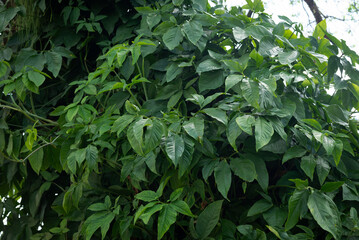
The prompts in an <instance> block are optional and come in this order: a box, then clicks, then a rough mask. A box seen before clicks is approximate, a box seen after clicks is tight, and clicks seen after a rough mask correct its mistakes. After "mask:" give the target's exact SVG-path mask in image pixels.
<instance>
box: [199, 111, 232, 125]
mask: <svg viewBox="0 0 359 240" xmlns="http://www.w3.org/2000/svg"><path fill="white" fill-rule="evenodd" d="M202 111H203V112H204V113H206V114H207V115H208V116H210V117H212V118H214V119H216V120H217V121H218V122H221V123H223V124H224V125H227V122H228V118H227V114H226V112H225V111H223V110H221V109H218V108H206V109H203V110H202Z"/></svg>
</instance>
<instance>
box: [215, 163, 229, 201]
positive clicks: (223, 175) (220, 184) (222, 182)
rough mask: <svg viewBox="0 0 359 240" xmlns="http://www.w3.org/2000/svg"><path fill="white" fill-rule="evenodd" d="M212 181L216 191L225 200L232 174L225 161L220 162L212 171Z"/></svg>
mask: <svg viewBox="0 0 359 240" xmlns="http://www.w3.org/2000/svg"><path fill="white" fill-rule="evenodd" d="M214 179H215V181H216V184H217V188H218V191H219V192H220V193H221V194H222V196H223V197H224V198H226V199H227V194H228V191H229V188H230V187H231V182H232V172H231V169H230V167H229V165H228V163H227V162H226V161H220V162H219V164H218V165H217V167H216V168H215V169H214Z"/></svg>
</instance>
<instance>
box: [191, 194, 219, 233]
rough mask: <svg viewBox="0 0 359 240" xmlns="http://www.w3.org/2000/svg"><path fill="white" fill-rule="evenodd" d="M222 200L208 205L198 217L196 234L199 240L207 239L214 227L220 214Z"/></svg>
mask: <svg viewBox="0 0 359 240" xmlns="http://www.w3.org/2000/svg"><path fill="white" fill-rule="evenodd" d="M222 203H223V200H220V201H215V202H213V203H211V204H209V205H208V206H207V207H206V208H205V209H204V210H203V212H201V214H200V215H199V216H198V219H197V224H196V233H197V234H198V236H199V238H200V239H205V238H206V237H208V236H209V235H210V234H211V232H212V230H213V229H214V228H215V227H216V225H217V223H218V220H219V216H220V214H221V208H222Z"/></svg>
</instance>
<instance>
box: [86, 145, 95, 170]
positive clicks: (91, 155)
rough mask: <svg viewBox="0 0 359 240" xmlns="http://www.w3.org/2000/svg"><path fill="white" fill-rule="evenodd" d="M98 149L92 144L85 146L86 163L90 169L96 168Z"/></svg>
mask: <svg viewBox="0 0 359 240" xmlns="http://www.w3.org/2000/svg"><path fill="white" fill-rule="evenodd" d="M97 160H98V150H97V147H95V146H94V145H88V146H87V147H86V163H87V166H88V168H89V169H90V170H94V169H97V166H96V164H97Z"/></svg>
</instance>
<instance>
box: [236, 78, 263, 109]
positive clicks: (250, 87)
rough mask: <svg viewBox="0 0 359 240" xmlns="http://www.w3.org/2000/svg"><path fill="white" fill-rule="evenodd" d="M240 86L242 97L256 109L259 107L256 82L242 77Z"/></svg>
mask: <svg viewBox="0 0 359 240" xmlns="http://www.w3.org/2000/svg"><path fill="white" fill-rule="evenodd" d="M240 86H241V89H242V93H243V97H244V98H245V99H246V100H247V102H248V103H249V104H250V105H252V106H253V107H255V108H256V109H260V107H259V85H258V82H256V81H253V80H251V79H243V81H242V83H241V85H240Z"/></svg>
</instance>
